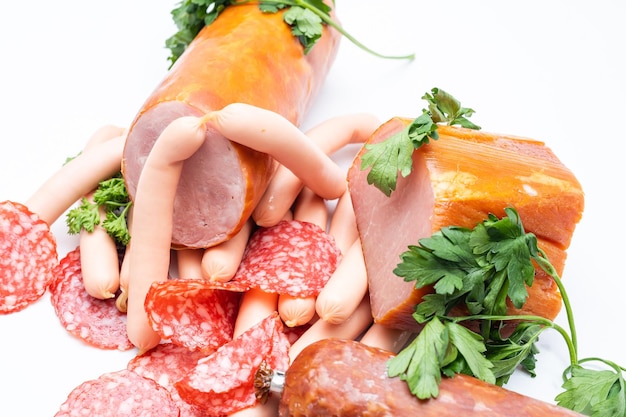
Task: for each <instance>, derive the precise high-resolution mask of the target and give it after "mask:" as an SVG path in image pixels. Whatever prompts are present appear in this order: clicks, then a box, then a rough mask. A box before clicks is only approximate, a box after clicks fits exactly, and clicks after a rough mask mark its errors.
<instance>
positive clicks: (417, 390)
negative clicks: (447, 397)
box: [387, 318, 449, 399]
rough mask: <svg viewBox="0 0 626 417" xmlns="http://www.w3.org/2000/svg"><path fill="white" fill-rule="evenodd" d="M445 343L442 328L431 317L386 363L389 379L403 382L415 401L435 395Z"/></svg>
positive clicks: (437, 388)
mask: <svg viewBox="0 0 626 417" xmlns="http://www.w3.org/2000/svg"><path fill="white" fill-rule="evenodd" d="M448 344H449V338H448V332H447V330H446V327H445V326H444V325H443V324H442V323H441V321H439V320H438V319H437V318H434V319H433V320H431V321H430V322H428V324H427V325H426V326H424V328H423V329H422V331H421V332H420V333H419V334H418V335H417V337H416V338H415V339H413V341H412V342H411V343H410V344H409V346H408V347H407V348H406V349H404V350H402V351H401V352H400V353H399V354H398V355H396V356H395V357H393V358H391V359H390V360H389V362H388V364H387V367H388V368H387V373H388V375H389V376H390V377H395V376H399V377H400V379H402V380H405V381H406V382H407V384H408V386H409V389H410V390H411V393H413V394H414V395H415V396H417V398H420V399H427V398H434V397H437V396H438V395H439V382H441V363H442V362H443V359H444V358H445V353H446V350H447V345H448Z"/></svg>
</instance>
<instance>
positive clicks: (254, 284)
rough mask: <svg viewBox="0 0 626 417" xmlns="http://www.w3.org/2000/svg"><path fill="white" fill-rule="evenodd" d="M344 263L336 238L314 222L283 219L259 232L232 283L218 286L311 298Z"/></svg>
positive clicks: (247, 250)
mask: <svg viewBox="0 0 626 417" xmlns="http://www.w3.org/2000/svg"><path fill="white" fill-rule="evenodd" d="M340 260H341V251H340V250H339V248H338V247H337V245H336V243H335V239H334V238H333V237H332V236H331V235H329V234H328V233H326V231H324V230H323V229H322V228H321V227H319V226H318V225H316V224H314V223H309V222H303V221H299V220H283V221H281V222H279V223H278V224H277V225H275V226H272V227H261V228H259V229H257V230H256V231H255V232H254V233H253V234H252V236H251V237H250V240H249V241H248V245H247V246H246V250H245V252H244V254H243V258H242V260H241V264H240V265H239V269H238V270H237V273H236V274H235V276H234V277H233V279H232V280H230V281H228V282H225V283H214V285H215V286H219V287H220V288H224V289H230V290H231V291H247V290H249V289H251V288H260V289H261V290H263V291H265V292H270V293H278V294H289V295H292V296H295V297H309V296H315V295H317V294H319V292H320V290H321V289H322V288H323V287H324V285H325V284H326V282H327V281H328V279H329V278H330V276H331V275H332V273H333V272H334V271H335V269H336V268H337V265H338V264H339V261H340Z"/></svg>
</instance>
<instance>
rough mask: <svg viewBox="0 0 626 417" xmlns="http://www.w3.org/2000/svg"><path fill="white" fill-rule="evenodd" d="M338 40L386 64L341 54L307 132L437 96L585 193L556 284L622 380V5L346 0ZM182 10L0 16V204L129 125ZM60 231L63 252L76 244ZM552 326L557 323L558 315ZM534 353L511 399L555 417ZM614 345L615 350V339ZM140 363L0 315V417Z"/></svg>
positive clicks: (18, 10)
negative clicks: (523, 142) (89, 142)
mask: <svg viewBox="0 0 626 417" xmlns="http://www.w3.org/2000/svg"><path fill="white" fill-rule="evenodd" d="M337 3H338V6H337V12H338V14H339V16H340V18H341V20H342V21H343V23H344V25H345V27H346V28H347V29H348V30H349V31H350V32H351V33H352V34H353V35H355V36H356V37H357V38H358V39H360V40H361V41H363V42H364V43H365V44H367V45H368V46H370V47H372V48H374V49H376V50H378V51H381V52H385V53H397V54H402V53H409V52H415V53H416V54H417V58H416V60H415V61H413V62H411V63H408V62H399V61H386V60H381V59H378V58H375V57H373V56H371V55H368V54H366V53H365V52H362V51H361V50H358V49H357V48H355V47H354V46H353V45H352V44H351V43H349V42H348V41H347V40H346V39H344V40H343V43H342V46H341V49H340V53H339V56H338V59H337V61H336V64H335V66H334V68H333V70H332V72H331V74H330V76H329V78H328V80H327V83H326V85H325V88H324V89H323V91H322V94H321V95H320V96H319V99H318V100H317V102H316V104H315V106H314V108H313V109H312V111H311V113H310V115H309V117H308V119H307V122H306V126H305V127H310V126H312V125H314V124H315V123H318V122H320V121H322V120H324V119H326V118H329V117H331V116H334V115H339V114H343V113H350V112H360V111H365V112H372V113H374V114H376V115H378V117H379V118H380V119H381V120H382V121H384V120H387V119H388V118H390V117H392V116H407V117H415V116H417V115H418V114H419V113H420V112H421V110H422V108H423V107H424V102H423V101H422V100H421V99H420V97H421V96H422V94H423V93H424V92H426V91H430V89H431V88H432V87H440V88H442V89H444V90H447V91H448V92H450V93H452V94H453V95H455V96H456V97H457V98H458V99H459V100H461V102H462V104H464V105H465V106H467V107H472V108H474V109H475V110H476V111H477V113H476V114H475V116H474V117H473V120H474V121H475V122H476V123H478V124H479V125H481V126H482V127H483V130H485V131H493V132H503V133H510V134H515V135H520V136H527V137H532V138H535V139H540V140H543V141H545V142H546V143H547V144H548V145H549V146H550V147H551V148H552V149H553V150H554V151H555V152H556V154H557V155H558V156H559V157H560V159H561V160H562V161H563V162H564V163H565V164H566V165H567V166H568V167H569V168H570V169H572V171H573V172H574V173H575V174H576V175H577V177H578V179H579V180H580V182H581V183H582V185H583V188H584V190H585V192H586V209H585V213H584V217H583V220H582V222H581V223H580V225H579V226H578V228H577V230H576V234H575V236H574V239H573V242H572V245H571V247H570V250H569V258H568V262H567V266H566V270H565V273H564V280H565V284H566V287H567V289H568V290H569V294H570V297H571V299H572V302H573V304H574V307H575V312H576V319H577V325H578V332H579V339H580V340H579V342H580V347H579V348H580V354H581V356H583V357H584V356H601V357H605V358H608V359H612V360H614V361H616V362H618V363H621V364H622V365H626V353H624V352H625V351H624V349H623V347H622V346H621V345H620V344H619V341H618V340H621V337H620V336H621V334H620V333H618V332H620V330H621V329H622V323H623V319H624V310H623V306H622V304H623V294H624V292H625V291H626V276H624V275H625V273H624V270H623V268H622V267H621V260H622V259H623V249H624V247H623V241H621V240H620V237H621V233H622V229H623V224H622V223H621V222H622V215H621V213H620V211H619V210H620V208H621V206H620V204H619V203H620V202H621V201H623V197H622V193H623V183H624V180H625V179H626V175H625V171H626V168H625V165H626V164H625V163H624V162H623V160H624V158H623V153H622V152H621V151H622V149H623V143H624V139H625V138H624V130H623V128H622V124H623V120H622V118H623V117H624V116H623V114H624V110H625V108H626V106H625V104H624V97H626V85H625V81H624V78H623V77H624V74H626V66H625V64H624V59H623V58H624V52H623V51H624V44H623V42H624V40H625V39H626V27H625V26H624V25H623V20H624V17H626V13H625V12H626V6H625V4H626V3H624V2H621V1H617V0H615V1H608V0H601V1H596V2H589V1H578V0H576V1H572V0H568V1H565V0H562V1H550V2H547V1H544V0H525V1H509V2H502V1H498V0H480V1H478V0H476V1H468V0H456V1H415V0H402V1H401V0H390V1H386V2H373V1H359V0H339V1H338V2H337ZM175 5H176V2H175V1H165V0H158V1H155V0H150V1H148V0H134V1H132V2H127V1H121V0H111V1H109V2H104V3H103V2H98V3H95V2H83V1H77V0H71V1H63V2H49V1H42V0H32V1H30V2H28V4H27V5H26V4H25V3H19V2H9V3H7V4H6V5H4V6H3V10H2V17H1V18H0V21H1V24H0V39H2V40H3V41H2V44H3V48H2V55H1V56H0V109H1V111H2V113H1V115H2V116H1V118H2V133H1V139H0V141H1V142H0V143H1V144H2V149H1V151H0V200H4V199H12V200H16V201H25V200H26V199H27V198H28V196H29V195H30V194H31V193H33V192H34V191H35V190H36V188H37V187H38V186H39V185H40V184H41V183H42V182H43V181H44V180H45V179H46V178H47V177H48V176H49V175H51V174H52V173H53V172H54V171H55V170H56V169H57V168H58V167H59V166H60V164H61V163H62V162H63V161H64V160H65V158H66V157H67V156H70V155H74V154H75V153H76V152H77V151H78V150H79V149H80V148H81V147H82V144H83V143H84V141H85V140H86V138H87V137H88V136H89V135H90V134H91V133H92V132H93V131H94V130H95V129H96V128H98V127H100V126H102V125H104V124H107V123H114V124H119V125H124V126H126V125H128V123H130V121H131V119H132V118H133V117H134V115H135V112H136V111H137V110H138V108H139V106H140V105H141V104H142V103H143V101H144V99H145V98H146V97H147V95H148V94H149V93H150V92H151V91H152V89H153V88H154V87H155V86H156V85H157V83H158V82H159V81H160V79H161V78H162V77H163V76H164V74H165V72H166V68H167V62H166V57H167V51H166V50H165V48H164V46H163V45H164V40H165V38H166V37H168V36H169V35H170V34H172V33H173V30H174V26H173V24H172V22H171V20H170V15H169V12H170V10H171V9H172V8H173V7H174V6H175ZM53 230H54V231H55V232H56V233H57V235H58V236H59V239H60V242H59V243H60V245H61V247H60V251H61V253H62V254H64V253H65V252H66V251H67V250H69V249H71V248H73V245H74V244H75V241H74V240H73V239H69V238H65V237H63V234H64V225H63V223H62V222H57V224H55V225H54V226H53ZM559 323H561V324H564V323H565V322H564V320H563V317H559ZM544 334H545V336H543V337H542V339H541V341H540V348H541V350H542V353H541V354H540V355H539V357H538V359H539V363H538V374H539V375H538V377H537V378H535V379H534V380H530V379H529V378H527V377H525V376H522V375H518V376H516V377H514V378H513V380H512V381H511V383H510V384H509V385H508V388H510V389H514V390H517V391H519V392H521V393H524V394H527V395H531V396H534V397H536V398H540V399H543V400H546V401H552V399H553V398H554V396H555V395H556V394H557V393H558V392H559V386H560V384H561V381H560V374H561V371H562V369H563V368H564V367H565V366H566V363H567V356H566V355H567V351H566V348H565V344H564V343H563V342H562V340H561V339H560V338H559V337H558V336H557V335H556V334H555V333H553V332H552V333H550V332H548V333H544ZM618 338H619V339H618ZM133 354H134V352H132V351H131V352H125V353H120V352H115V351H100V350H98V349H95V348H90V347H86V346H85V345H83V344H82V343H81V342H80V341H78V340H76V339H74V338H72V337H70V336H68V335H67V334H66V332H65V330H63V329H62V328H61V326H60V324H59V322H58V320H57V318H56V316H55V315H54V312H53V309H52V307H51V305H50V303H49V300H48V298H47V297H45V298H43V299H42V300H41V301H40V302H38V303H36V304H35V305H33V306H30V307H28V308H27V309H26V310H23V311H22V312H19V313H16V314H13V315H9V316H0V415H2V416H14V417H17V416H40V417H45V416H53V415H54V413H55V412H56V411H57V410H58V407H59V406H60V404H61V403H62V402H63V401H64V400H65V398H66V396H67V394H68V393H69V392H70V391H71V390H72V389H73V388H74V387H75V386H76V385H78V384H80V383H81V382H83V381H84V380H87V379H92V378H95V377H97V376H99V375H100V374H102V373H104V372H108V371H115V370H118V369H122V368H123V367H125V365H126V362H127V361H128V359H129V358H130V357H131V356H132V355H133Z"/></svg>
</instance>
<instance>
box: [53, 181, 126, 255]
mask: <svg viewBox="0 0 626 417" xmlns="http://www.w3.org/2000/svg"><path fill="white" fill-rule="evenodd" d="M131 205H132V203H131V201H130V197H129V196H128V191H127V189H126V184H125V183H124V179H123V178H122V176H121V174H120V173H118V174H117V175H115V176H114V177H113V178H110V179H107V180H104V181H101V182H100V183H99V184H98V187H97V188H96V190H95V191H94V193H93V202H91V201H89V200H88V199H86V198H82V199H81V203H80V204H79V205H78V206H77V207H74V208H73V209H71V210H69V211H68V213H67V215H66V218H65V222H66V224H67V226H68V233H69V234H78V233H80V231H81V230H86V231H87V232H90V233H91V232H93V231H94V228H95V227H96V226H97V225H101V226H102V227H103V228H104V229H105V230H106V231H107V233H108V234H109V235H110V236H111V237H113V238H114V239H115V240H116V242H118V243H120V244H122V245H127V244H128V242H129V241H130V233H129V231H128V225H127V217H128V210H129V209H130V206H131ZM101 209H103V211H104V214H105V218H104V219H101V217H100V210H101Z"/></svg>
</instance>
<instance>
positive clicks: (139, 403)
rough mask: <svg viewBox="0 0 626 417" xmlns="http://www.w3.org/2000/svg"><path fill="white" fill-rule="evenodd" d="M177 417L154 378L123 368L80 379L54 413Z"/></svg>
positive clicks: (63, 415)
mask: <svg viewBox="0 0 626 417" xmlns="http://www.w3.org/2000/svg"><path fill="white" fill-rule="evenodd" d="M79 416H80V417H82V416H97V417H123V416H128V417H137V416H141V417H152V416H154V417H179V416H180V410H179V408H178V406H177V405H176V402H175V401H174V400H173V399H172V397H171V395H170V393H169V392H168V391H167V389H165V388H164V387H162V386H160V385H159V384H157V383H156V382H155V381H153V380H151V379H149V378H145V377H143V376H141V375H139V374H137V373H135V372H133V371H129V370H128V369H124V370H121V371H116V372H109V373H106V374H103V375H101V376H100V377H98V378H97V379H94V380H90V381H86V382H83V383H82V384H80V385H79V386H77V387H76V388H74V389H73V390H72V392H70V394H69V395H68V397H67V400H66V401H65V402H64V403H63V404H62V405H61V407H60V409H59V411H58V412H57V413H56V414H55V417H79Z"/></svg>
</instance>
